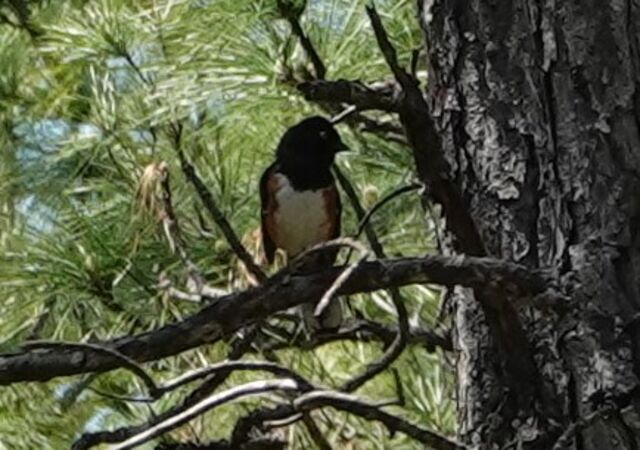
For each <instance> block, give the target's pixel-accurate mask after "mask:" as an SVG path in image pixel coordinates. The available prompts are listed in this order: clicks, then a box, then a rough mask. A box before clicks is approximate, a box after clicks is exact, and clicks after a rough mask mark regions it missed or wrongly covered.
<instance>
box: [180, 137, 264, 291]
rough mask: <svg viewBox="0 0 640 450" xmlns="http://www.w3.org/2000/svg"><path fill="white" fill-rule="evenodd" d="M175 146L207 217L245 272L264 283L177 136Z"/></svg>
mask: <svg viewBox="0 0 640 450" xmlns="http://www.w3.org/2000/svg"><path fill="white" fill-rule="evenodd" d="M175 146H176V151H177V152H178V157H179V158H180V164H181V166H182V171H183V172H184V174H185V177H186V178H187V180H189V181H190V182H191V184H192V185H193V186H194V188H195V190H196V193H197V194H198V196H199V197H200V200H201V201H202V203H203V204H204V206H205V208H206V210H207V211H208V212H209V215H210V216H211V218H212V219H213V221H214V222H215V223H216V224H217V225H218V227H219V228H220V230H221V231H222V234H223V235H224V237H225V238H226V240H227V242H228V243H229V246H230V247H231V249H232V250H233V251H234V252H235V254H236V255H237V256H238V258H240V260H241V261H242V262H243V263H244V265H245V266H246V267H247V270H249V272H251V274H252V275H253V276H254V277H255V278H256V279H257V280H258V281H259V282H260V283H264V282H265V281H266V280H267V276H266V275H265V274H264V272H263V271H262V269H260V267H258V265H257V264H256V263H255V261H254V260H253V258H252V257H251V255H250V254H249V252H248V251H247V249H246V248H245V247H244V245H242V242H240V239H239V238H238V235H237V234H236V233H235V231H233V228H232V227H231V224H230V223H229V221H228V220H227V218H226V217H225V216H224V214H223V213H222V211H221V210H220V209H219V208H218V206H217V205H216V202H215V201H214V200H213V195H211V192H210V191H209V189H208V188H207V186H206V185H205V184H204V183H203V182H202V180H201V179H200V177H198V175H197V174H196V171H195V169H194V167H193V165H192V164H191V163H190V162H189V161H187V159H186V157H185V155H184V153H183V151H182V148H181V147H180V137H179V135H177V136H176V137H175Z"/></svg>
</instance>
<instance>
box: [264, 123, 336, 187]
mask: <svg viewBox="0 0 640 450" xmlns="http://www.w3.org/2000/svg"><path fill="white" fill-rule="evenodd" d="M346 149H347V147H346V146H345V145H344V144H343V143H342V140H341V139H340V135H339V134H338V132H337V131H336V129H335V128H334V127H333V125H332V124H331V122H329V121H328V120H327V119H325V118H323V117H319V116H313V117H309V118H307V119H304V120H303V121H301V122H299V123H297V124H296V125H294V126H292V127H291V128H289V129H288V130H287V131H286V132H285V134H284V136H282V139H281V140H280V143H279V144H278V149H277V151H276V158H277V160H278V164H279V166H280V171H281V172H283V173H284V174H286V175H287V176H288V177H289V178H290V179H291V180H292V182H293V183H294V184H295V185H298V186H299V187H302V188H305V189H309V188H317V187H321V186H326V185H327V184H328V183H330V182H332V181H333V177H332V176H331V171H330V169H331V165H332V164H333V161H334V159H335V155H336V153H338V152H341V151H343V150H346Z"/></svg>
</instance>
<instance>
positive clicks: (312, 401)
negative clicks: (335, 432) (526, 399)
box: [293, 390, 464, 450]
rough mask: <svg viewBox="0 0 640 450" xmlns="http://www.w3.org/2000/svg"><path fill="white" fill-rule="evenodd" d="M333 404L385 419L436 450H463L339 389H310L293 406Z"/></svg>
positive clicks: (390, 426)
mask: <svg viewBox="0 0 640 450" xmlns="http://www.w3.org/2000/svg"><path fill="white" fill-rule="evenodd" d="M326 406H330V407H332V408H336V409H339V410H342V411H346V412H348V413H350V414H354V415H356V416H359V417H362V418H364V419H367V420H371V421H374V420H375V421H378V422H382V423H383V424H384V425H385V426H386V427H387V429H388V430H389V431H391V432H396V431H400V432H402V433H404V434H406V435H407V436H410V437H412V438H413V439H415V440H417V441H419V442H422V443H423V444H425V445H428V446H430V447H432V448H434V449H440V450H461V449H464V446H463V445H462V444H459V443H457V442H455V441H452V440H450V439H448V438H446V437H444V436H442V435H440V434H438V433H435V432H433V431H430V430H426V429H424V428H421V427H419V426H417V425H414V424H412V423H410V422H408V421H406V420H404V419H402V418H400V417H398V416H394V415H392V414H389V413H388V412H385V411H383V410H382V409H380V405H376V404H373V403H369V402H365V401H363V400H361V399H359V398H358V397H356V396H354V395H350V394H345V393H342V392H336V391H319V390H317V391H311V392H308V393H306V394H303V395H301V396H300V397H298V398H296V399H295V400H294V401H293V407H294V409H296V410H298V411H310V410H312V409H316V408H323V407H326Z"/></svg>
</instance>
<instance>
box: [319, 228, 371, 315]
mask: <svg viewBox="0 0 640 450" xmlns="http://www.w3.org/2000/svg"><path fill="white" fill-rule="evenodd" d="M336 246H338V247H349V248H351V249H355V250H357V251H358V252H359V253H360V256H359V257H358V260H357V261H356V262H355V263H354V264H351V265H348V266H346V267H345V269H344V270H343V271H342V273H341V274H340V275H339V276H338V277H337V278H336V279H335V281H334V282H333V283H332V284H331V286H330V287H329V289H327V290H326V291H325V293H324V294H323V295H322V298H321V299H320V301H319V302H318V304H317V306H316V308H315V310H314V312H313V314H314V315H315V316H316V317H320V316H321V315H322V313H323V312H324V310H325V309H326V308H327V306H329V303H330V302H331V299H332V298H333V296H334V295H335V293H336V292H337V291H338V289H340V288H341V287H342V286H343V285H344V283H345V282H346V281H347V280H348V279H349V277H350V276H351V274H352V273H353V271H354V270H356V269H357V268H358V266H359V265H360V264H361V263H362V262H363V261H365V260H366V259H367V257H368V256H369V251H368V250H367V249H366V248H365V247H364V246H363V245H362V244H360V243H359V242H358V241H355V240H353V239H350V238H338V239H333V240H331V241H326V242H323V243H321V244H318V245H316V246H314V247H311V248H310V249H309V250H308V252H310V253H311V252H315V251H318V250H321V251H324V250H325V249H329V248H332V247H336Z"/></svg>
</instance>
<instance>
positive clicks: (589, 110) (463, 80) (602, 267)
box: [418, 0, 640, 449]
mask: <svg viewBox="0 0 640 450" xmlns="http://www.w3.org/2000/svg"><path fill="white" fill-rule="evenodd" d="M418 3H419V9H420V19H421V22H422V25H423V27H424V31H425V34H426V40H427V46H428V53H429V63H430V72H429V73H430V80H429V98H430V101H431V105H430V106H431V108H432V114H433V116H434V118H435V121H436V126H437V128H438V130H439V132H440V133H441V136H442V144H443V150H444V152H445V156H446V158H447V160H448V162H449V165H450V174H449V175H450V176H451V177H452V178H453V179H455V181H456V184H457V186H459V188H460V189H461V191H462V192H463V195H464V199H465V202H466V208H467V210H468V211H470V212H471V214H472V217H473V220H474V222H475V224H476V227H477V228H478V230H479V233H480V235H481V238H482V242H483V244H484V247H485V249H486V252H487V254H488V255H490V256H493V257H499V258H505V259H509V260H512V261H514V262H518V263H521V264H525V265H527V266H529V267H532V268H543V267H544V268H550V269H551V270H553V271H554V272H556V273H557V274H558V275H559V277H561V279H562V280H563V281H564V283H565V287H566V289H567V292H569V293H570V295H571V301H570V311H569V312H568V313H567V314H565V315H562V316H559V315H549V314H544V313H542V312H541V311H539V310H537V309H533V308H521V309H520V310H519V311H518V315H519V317H520V319H521V320H522V321H523V323H524V325H525V327H526V332H527V337H528V339H529V342H530V344H531V348H532V349H533V351H534V359H535V362H536V366H537V370H538V372H539V374H540V378H541V379H540V383H541V386H539V387H540V389H537V390H534V391H533V392H532V393H531V395H530V399H529V400H530V401H529V402H528V404H527V403H526V402H522V401H521V400H520V401H514V397H517V396H516V395H514V393H513V392H509V388H508V387H509V386H513V385H514V380H510V379H509V378H510V377H513V373H510V372H509V371H504V370H502V366H501V364H500V359H501V358H502V357H503V356H502V355H500V350H499V349H498V348H497V347H496V344H495V343H494V342H493V340H492V338H491V336H492V335H491V333H490V332H489V330H488V328H487V321H486V320H485V317H484V314H483V312H482V311H481V309H480V308H479V306H478V304H477V303H476V302H472V301H459V302H457V305H456V311H455V324H456V330H457V345H458V347H459V350H460V358H459V364H458V379H459V391H458V394H459V399H458V400H459V406H460V409H459V414H460V416H459V423H460V429H459V433H460V438H461V440H462V441H463V442H465V443H467V444H470V445H473V446H474V447H477V448H498V447H500V448H501V447H503V446H506V445H507V444H509V443H511V444H514V443H517V442H521V443H522V444H523V446H524V447H525V448H552V447H553V445H554V444H555V443H556V441H557V439H558V438H559V437H560V436H563V433H564V437H563V439H564V440H563V441H561V442H560V443H558V445H559V446H560V447H561V448H578V449H635V448H638V445H639V442H640V441H639V439H640V420H639V418H640V416H639V415H638V414H639V412H638V411H637V410H636V408H635V407H634V404H635V402H636V401H637V400H638V399H639V397H638V377H639V376H640V354H639V351H640V326H639V325H640V323H638V322H637V321H636V320H635V315H636V314H638V313H639V312H640V92H639V91H638V89H639V88H640V3H639V2H638V1H637V0H600V1H596V0H591V1H585V2H574V1H558V0H513V1H490V0H472V1H463V0H419V2H418ZM464 294H465V295H466V296H470V295H472V294H471V293H470V292H465V293H464ZM515 384H517V383H515ZM505 394H506V395H505ZM545 397H546V398H545ZM548 405H553V406H554V409H555V411H549V408H548ZM612 405H613V406H614V407H612ZM571 424H575V426H574V427H573V428H571V429H569V428H568V427H569V426H570V425H571ZM568 429H569V430H570V431H566V430H568ZM514 448H517V446H514Z"/></svg>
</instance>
